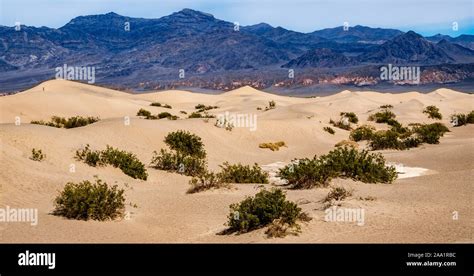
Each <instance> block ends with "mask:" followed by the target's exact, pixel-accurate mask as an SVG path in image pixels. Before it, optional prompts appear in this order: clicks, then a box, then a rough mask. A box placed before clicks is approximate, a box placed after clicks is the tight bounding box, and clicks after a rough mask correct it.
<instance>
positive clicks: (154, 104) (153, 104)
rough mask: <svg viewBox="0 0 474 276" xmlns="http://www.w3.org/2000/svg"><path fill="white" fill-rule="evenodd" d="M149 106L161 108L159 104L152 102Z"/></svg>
mask: <svg viewBox="0 0 474 276" xmlns="http://www.w3.org/2000/svg"><path fill="white" fill-rule="evenodd" d="M150 106H158V107H160V106H161V103H158V102H152V103H151V104H150Z"/></svg>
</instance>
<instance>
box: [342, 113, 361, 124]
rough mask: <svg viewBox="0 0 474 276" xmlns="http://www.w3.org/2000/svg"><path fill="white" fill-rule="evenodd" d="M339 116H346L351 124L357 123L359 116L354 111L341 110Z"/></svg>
mask: <svg viewBox="0 0 474 276" xmlns="http://www.w3.org/2000/svg"><path fill="white" fill-rule="evenodd" d="M341 117H343V118H347V119H348V120H349V122H351V123H353V124H357V123H358V122H359V118H357V115H356V114H355V113H354V112H341Z"/></svg>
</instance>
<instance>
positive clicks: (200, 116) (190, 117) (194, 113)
mask: <svg viewBox="0 0 474 276" xmlns="http://www.w3.org/2000/svg"><path fill="white" fill-rule="evenodd" d="M188 118H189V119H194V118H203V116H202V114H201V113H197V112H193V113H191V114H190V115H189V116H188Z"/></svg>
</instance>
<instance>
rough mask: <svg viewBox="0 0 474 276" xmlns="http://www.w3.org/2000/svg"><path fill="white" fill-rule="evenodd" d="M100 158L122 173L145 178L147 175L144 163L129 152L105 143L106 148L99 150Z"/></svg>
mask: <svg viewBox="0 0 474 276" xmlns="http://www.w3.org/2000/svg"><path fill="white" fill-rule="evenodd" d="M101 159H102V160H104V162H105V163H107V164H110V165H112V166H114V167H116V168H119V169H120V170H122V172H123V173H125V174H126V175H128V176H131V177H132V178H138V179H142V180H146V179H147V177H148V174H147V172H146V169H145V165H144V164H143V163H142V162H140V160H139V159H138V158H137V157H136V155H135V154H133V153H131V152H126V151H123V150H119V149H116V148H113V147H111V146H109V145H107V148H106V149H105V150H104V151H102V152H101Z"/></svg>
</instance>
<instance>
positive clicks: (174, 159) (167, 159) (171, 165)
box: [151, 149, 206, 176]
mask: <svg viewBox="0 0 474 276" xmlns="http://www.w3.org/2000/svg"><path fill="white" fill-rule="evenodd" d="M153 154H154V155H153V157H152V160H151V166H152V167H154V168H155V169H159V170H164V171H169V172H177V173H181V174H184V175H187V176H198V175H201V174H203V173H205V171H206V160H205V159H204V158H201V157H197V156H192V155H184V154H182V153H180V152H169V151H167V150H165V149H161V150H160V153H158V152H156V151H154V152H153Z"/></svg>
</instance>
